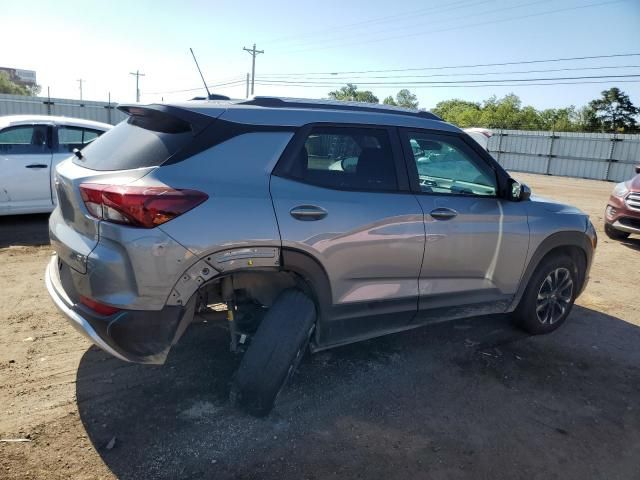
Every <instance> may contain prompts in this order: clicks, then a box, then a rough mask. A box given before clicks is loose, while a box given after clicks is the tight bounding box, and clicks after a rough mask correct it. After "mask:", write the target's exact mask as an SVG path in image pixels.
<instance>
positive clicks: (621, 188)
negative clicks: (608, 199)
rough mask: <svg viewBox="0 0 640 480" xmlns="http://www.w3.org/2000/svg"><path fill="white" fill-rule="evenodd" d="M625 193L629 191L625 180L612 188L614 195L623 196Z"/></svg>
mask: <svg viewBox="0 0 640 480" xmlns="http://www.w3.org/2000/svg"><path fill="white" fill-rule="evenodd" d="M627 193H629V189H628V188H627V184H626V183H625V182H621V183H618V184H617V185H616V186H615V187H614V188H613V196H614V197H624V196H625V195H626V194H627Z"/></svg>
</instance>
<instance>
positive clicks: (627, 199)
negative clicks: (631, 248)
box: [604, 165, 640, 240]
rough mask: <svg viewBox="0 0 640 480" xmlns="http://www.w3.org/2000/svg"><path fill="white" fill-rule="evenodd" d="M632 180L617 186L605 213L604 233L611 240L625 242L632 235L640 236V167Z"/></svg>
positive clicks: (639, 166) (637, 166)
mask: <svg viewBox="0 0 640 480" xmlns="http://www.w3.org/2000/svg"><path fill="white" fill-rule="evenodd" d="M636 173H637V174H638V175H636V176H635V177H633V178H632V179H631V180H627V181H626V182H621V183H619V184H617V185H616V186H615V188H614V189H613V192H612V193H611V196H610V197H609V204H608V205H607V210H606V211H605V215H604V217H605V222H604V232H605V233H606V234H607V236H608V237H609V238H613V239H614V240H623V239H625V238H627V237H628V236H629V235H631V234H632V233H634V234H636V235H640V165H636Z"/></svg>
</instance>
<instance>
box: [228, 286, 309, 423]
mask: <svg viewBox="0 0 640 480" xmlns="http://www.w3.org/2000/svg"><path fill="white" fill-rule="evenodd" d="M315 322H316V308H315V305H314V303H313V301H312V300H311V299H310V298H309V297H308V296H307V295H305V294H304V293H303V292H302V291H300V290H297V289H289V290H285V291H283V292H282V293H281V294H280V295H278V297H277V298H276V300H275V301H274V302H273V305H272V306H271V308H270V309H269V310H268V311H267V313H266V315H265V316H264V318H263V319H262V322H261V323H260V326H259V327H258V330H257V331H256V333H255V335H254V336H253V338H252V339H251V344H250V345H249V348H248V349H247V351H246V352H245V354H244V357H243V358H242V361H241V362H240V367H239V368H238V371H237V372H236V374H235V376H234V379H233V383H232V385H231V392H230V399H231V401H232V403H234V404H235V405H236V406H238V407H240V408H242V409H243V410H245V411H247V412H248V413H250V414H252V415H255V416H258V417H263V416H266V415H268V414H269V412H271V410H272V409H273V406H274V404H275V401H276V398H277V397H278V394H279V393H280V391H281V390H282V389H283V387H284V386H285V384H286V383H287V380H288V379H289V377H290V376H291V375H292V374H293V372H294V371H295V369H296V367H297V366H298V363H299V362H300V359H301V358H302V356H303V355H304V352H305V351H306V349H307V347H308V345H309V340H310V338H311V334H312V332H313V329H314V326H315Z"/></svg>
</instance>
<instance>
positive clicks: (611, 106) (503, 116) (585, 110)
mask: <svg viewBox="0 0 640 480" xmlns="http://www.w3.org/2000/svg"><path fill="white" fill-rule="evenodd" d="M329 98H332V99H335V100H351V101H360V102H369V103H378V102H379V100H378V97H376V96H375V95H374V94H373V93H372V92H371V91H369V90H364V91H363V90H358V87H357V85H353V84H347V85H346V86H345V87H342V88H341V89H339V90H335V91H333V92H329ZM383 103H385V104H389V105H399V106H403V107H409V108H418V101H417V98H416V95H414V94H413V93H411V92H410V91H409V90H406V89H403V90H400V91H399V92H398V94H397V95H396V97H395V98H393V97H387V98H385V99H384V102H383ZM431 111H432V112H433V113H435V114H436V115H438V116H439V117H440V118H442V119H443V120H445V121H447V122H450V123H453V124H454V125H457V126H459V127H462V128H467V127H485V128H491V129H500V128H504V129H513V130H553V131H557V132H619V133H639V132H640V128H638V118H637V116H638V114H639V113H640V110H639V109H638V108H637V107H636V106H635V105H633V103H632V102H631V99H630V98H629V96H628V95H627V94H625V93H624V92H622V91H621V90H620V89H618V88H616V87H613V88H610V89H608V90H604V91H603V92H602V93H601V97H599V98H596V99H594V100H592V101H591V102H589V103H588V104H587V105H585V106H583V107H581V108H577V107H575V106H573V105H572V106H570V107H566V108H547V109H544V110H538V109H536V108H534V107H532V106H530V105H523V104H522V100H520V97H518V96H517V95H515V94H513V93H512V94H509V95H506V96H505V97H503V98H497V97H495V96H493V97H490V98H489V99H487V100H484V101H482V102H469V101H466V100H460V99H453V100H445V101H442V102H439V103H438V104H437V105H436V106H435V107H434V108H433V109H431Z"/></svg>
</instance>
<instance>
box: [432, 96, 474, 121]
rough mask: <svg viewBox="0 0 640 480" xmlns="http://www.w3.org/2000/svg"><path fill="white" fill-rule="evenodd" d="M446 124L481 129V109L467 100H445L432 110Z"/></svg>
mask: <svg viewBox="0 0 640 480" xmlns="http://www.w3.org/2000/svg"><path fill="white" fill-rule="evenodd" d="M431 111H432V112H433V113H435V114H436V115H438V116H439V117H440V118H442V119H443V120H444V121H446V122H450V123H453V124H455V125H458V126H460V127H463V128H464V127H480V126H482V125H481V124H480V116H481V113H482V112H481V109H480V104H479V103H474V102H468V101H466V100H459V99H453V100H444V101H442V102H439V103H438V104H437V105H436V106H435V108H433V109H432V110H431Z"/></svg>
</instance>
